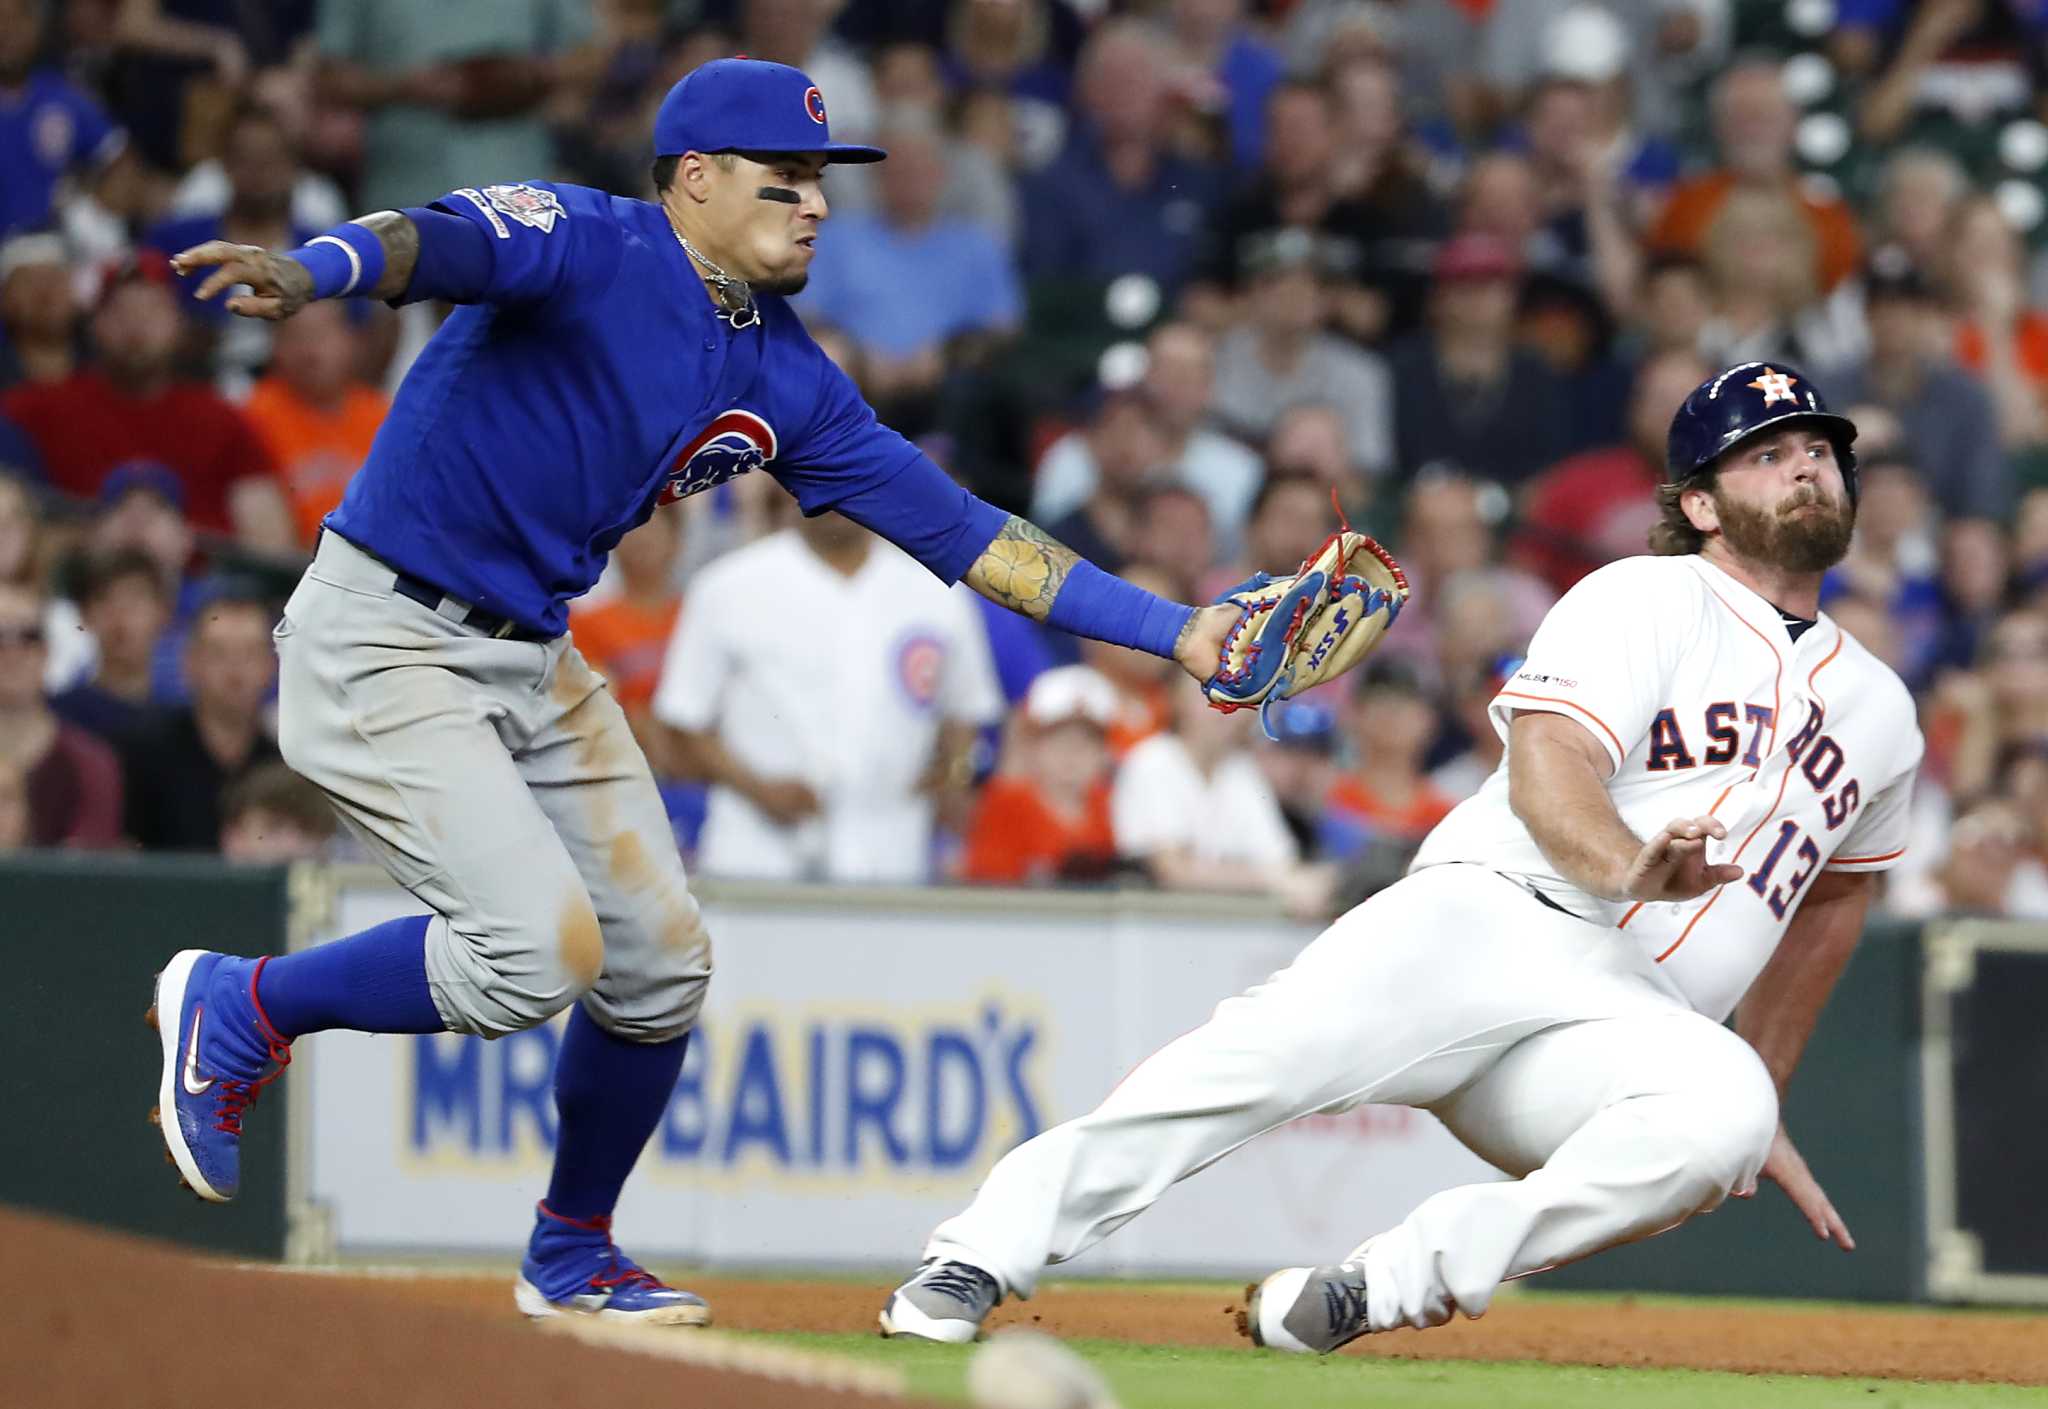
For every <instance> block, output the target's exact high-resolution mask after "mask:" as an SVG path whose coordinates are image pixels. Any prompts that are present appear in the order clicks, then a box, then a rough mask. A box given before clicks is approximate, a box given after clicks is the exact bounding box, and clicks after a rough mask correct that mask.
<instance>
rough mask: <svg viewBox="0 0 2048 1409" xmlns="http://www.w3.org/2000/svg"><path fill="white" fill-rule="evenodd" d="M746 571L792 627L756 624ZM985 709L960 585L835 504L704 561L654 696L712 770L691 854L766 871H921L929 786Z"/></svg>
mask: <svg viewBox="0 0 2048 1409" xmlns="http://www.w3.org/2000/svg"><path fill="white" fill-rule="evenodd" d="M763 583H771V584H773V587H772V589H771V590H772V592H773V594H774V596H775V597H777V598H778V599H781V600H784V601H801V602H804V603H805V604H806V606H805V609H804V612H803V613H802V614H801V616H798V615H797V614H794V613H791V614H785V615H783V616H781V617H780V618H779V619H780V620H783V621H796V620H802V621H803V622H805V623H806V626H805V629H804V630H803V631H802V632H801V633H800V634H792V633H789V632H777V631H774V630H771V629H768V628H767V627H766V626H765V625H764V623H765V622H766V621H767V620H768V619H769V618H768V617H767V616H764V614H763V612H762V610H761V608H762V605H763V602H762V588H761V584H763ZM1001 712H1002V694H1001V691H1000V690H999V688H998V686H997V684H996V678H995V670H994V667H993V665H992V664H991V663H990V660H989V650H988V639H987V636H986V635H985V633H984V631H983V628H982V625H981V617H980V614H979V613H978V612H977V611H976V610H975V607H974V601H973V598H972V597H971V596H970V595H969V594H968V593H967V591H966V589H964V588H959V587H951V588H949V587H947V586H945V585H944V584H942V583H941V582H939V581H938V580H937V579H936V578H934V577H933V576H932V575H931V574H930V573H928V572H926V571H925V570H924V569H923V568H922V567H919V566H918V565H917V563H915V562H913V561H912V560H911V559H910V558H908V557H906V556H905V555H904V554H903V553H901V552H899V551H898V550H897V549H895V548H893V547H891V546H890V545H889V544H887V543H884V542H882V541H881V540H879V539H877V538H875V537H874V536H873V535H871V534H869V533H868V532H867V531H866V530H864V529H861V528H859V527H857V526H856V525H854V524H853V523H851V522H849V521H847V520H845V519H842V518H840V517H839V516H838V515H836V514H827V515H822V516H820V517H818V518H815V519H806V520H803V521H802V522H801V523H800V524H799V525H798V526H797V527H796V528H793V529H786V530H784V531H782V532H780V533H775V534H771V535H769V536H768V537H766V538H763V539H761V540H760V541H759V542H756V543H752V544H749V545H747V546H746V547H744V548H739V549H736V550H734V551H733V552H731V553H728V554H727V555H726V556H724V557H722V558H720V559H719V560H718V561H717V562H715V563H713V564H711V565H710V566H709V567H707V568H705V569H704V571H703V572H702V573H701V574H699V575H698V577H697V579H696V580H695V582H693V583H692V584H691V587H690V590H689V591H688V593H687V594H686V595H685V597H684V600H683V609H682V612H681V614H680V615H679V616H678V617H677V618H676V628H675V635H674V637H673V638H672V639H671V641H670V643H669V650H668V655H667V658H666V659H665V660H664V661H663V663H662V675H661V684H660V685H659V686H658V687H657V688H656V690H655V695H654V714H655V717H656V718H657V719H660V720H661V721H662V722H663V723H665V724H667V725H669V726H670V727H672V728H674V729H676V730H678V731H679V732H680V734H681V737H682V742H683V748H684V754H685V757H686V758H687V759H688V760H690V764H691V766H692V770H693V771H694V772H696V773H697V774H698V775H699V776H702V777H705V778H707V779H709V780H710V781H711V783H712V789H711V798H710V804H709V809H708V811H707V813H706V816H705V821H704V832H703V836H702V838H701V841H700V845H699V855H698V865H699V866H700V867H701V868H702V870H703V871H704V872H705V873H706V874H708V875H725V876H751V877H760V878H768V879H780V880H830V881H841V882H847V881H854V882H858V881H869V882H918V881H923V880H926V879H928V877H929V871H930V859H931V846H932V827H933V820H934V810H935V809H934V799H933V793H934V792H936V791H938V790H939V789H940V786H941V785H943V784H944V783H946V782H948V781H953V780H958V779H960V778H961V777H962V776H963V775H964V766H965V764H966V762H967V760H968V750H969V749H970V748H971V747H972V745H973V741H974V736H975V731H976V730H977V729H978V728H979V727H980V726H981V725H983V724H985V723H989V722H992V721H994V720H995V719H997V718H998V717H1000V715H1001Z"/></svg>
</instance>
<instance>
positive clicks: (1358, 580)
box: [1202, 525, 1408, 737]
mask: <svg viewBox="0 0 2048 1409" xmlns="http://www.w3.org/2000/svg"><path fill="white" fill-rule="evenodd" d="M1216 600H1217V602H1218V603H1229V604H1232V605H1235V606H1236V607H1237V608H1238V610H1239V613H1240V615H1239V616H1238V619H1237V624H1236V625H1235V626H1233V627H1231V628H1230V633H1229V634H1228V635H1227V636H1225V637H1224V638H1223V651H1222V658H1221V659H1220V660H1219V661H1218V662H1217V666H1216V673H1215V674H1214V675H1212V676H1210V677H1209V678H1208V679H1207V680H1205V681H1203V682H1202V693H1203V694H1204V695H1206V696H1208V698H1209V705H1210V707H1211V708H1212V709H1220V710H1222V711H1223V712H1224V713H1226V714H1227V713H1230V712H1231V711H1234V710H1240V709H1244V708H1246V707H1247V706H1250V705H1257V706H1258V707H1259V722H1260V725H1261V726H1262V727H1265V725H1266V720H1265V712H1266V708H1267V707H1268V706H1269V705H1271V704H1272V702H1273V701H1275V700H1284V699H1287V698H1288V697H1289V696H1291V695H1298V694H1300V693H1301V692H1302V691H1303V690H1306V689H1308V688H1309V687H1311V686H1314V685H1320V684H1322V683H1323V682H1324V681H1325V680H1333V679H1335V678H1336V677H1337V676H1339V675H1342V674H1343V673H1344V672H1345V671H1347V670H1349V669H1351V668H1352V667H1353V666H1355V665H1357V664H1358V663H1359V662H1360V661H1362V660H1364V659H1365V658H1366V656H1367V654H1368V653H1370V652H1371V650H1372V648H1373V647H1374V646H1375V645H1377V644H1378V643H1379V639H1380V637H1381V636H1382V635H1384V634H1385V633H1386V630H1387V628H1388V627H1390V626H1392V625H1393V624H1394V618H1396V617H1397V616H1399V615H1400V614H1401V605H1402V603H1404V602H1406V601H1407V600H1408V577H1407V574H1406V573H1403V572H1402V571H1401V565H1400V564H1399V563H1397V562H1395V561H1394V559H1393V555H1392V554H1390V553H1388V552H1387V550H1386V549H1384V548H1382V547H1380V545H1379V544H1377V543H1375V542H1374V541H1373V540H1372V539H1370V538H1368V537H1366V536H1365V535H1364V534H1362V533H1353V532H1352V531H1351V529H1350V527H1349V525H1347V526H1346V527H1345V528H1343V529H1342V530H1341V531H1339V532H1337V533H1333V534H1331V535H1330V537H1329V538H1328V540H1327V541H1325V542H1324V544H1323V546H1322V547H1321V548H1319V549H1317V550H1316V552H1315V553H1314V554H1313V555H1311V556H1310V557H1309V559H1308V560H1307V561H1306V562H1304V563H1303V564H1302V565H1301V567H1300V569H1299V570H1297V571H1296V572H1294V573H1293V574H1291V575H1290V576H1286V577H1275V576H1273V575H1272V574H1271V573H1264V572H1261V573H1254V574H1253V575H1252V576H1251V577H1249V578H1247V579H1246V580H1245V581H1243V582H1241V583H1239V584H1238V585H1237V586H1235V587H1233V588H1231V589H1230V590H1229V591H1228V592H1225V593H1224V594H1223V595H1222V596H1220V597H1218V598H1217V599H1216ZM1266 733H1267V735H1268V737H1270V736H1271V735H1272V730H1271V728H1270V727H1267V728H1266Z"/></svg>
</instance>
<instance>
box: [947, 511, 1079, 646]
mask: <svg viewBox="0 0 2048 1409" xmlns="http://www.w3.org/2000/svg"><path fill="white" fill-rule="evenodd" d="M1079 561H1081V557H1080V554H1078V553H1076V552H1075V551H1074V550H1073V549H1071V548H1069V547H1067V546H1066V545H1065V544H1063V543H1061V542H1059V541H1058V540H1056V539H1054V538H1053V537H1052V536H1051V535H1050V534H1048V533H1047V532H1046V531H1045V530H1044V529H1042V528H1040V527H1038V526H1037V525H1036V524H1031V523H1026V522H1025V521H1024V520H1023V519H1020V518H1018V517H1017V516H1016V515H1014V514H1012V515H1011V516H1010V519H1009V521H1008V522H1007V523H1005V524H1004V525H1003V528H1002V531H1001V532H1000V533H998V534H997V535H996V536H995V539H994V540H993V541H992V542H991V543H990V544H989V545H988V547H986V548H984V549H982V551H981V556H980V557H978V558H976V559H975V560H974V565H973V566H972V567H970V568H968V570H967V585H968V586H969V587H972V588H973V589H974V590H975V591H977V592H979V593H981V595H982V596H984V597H986V598H988V599H989V600H990V601H992V602H996V603H998V604H1000V605H1002V606H1005V607H1008V608H1009V609H1010V610H1011V611H1014V612H1022V613H1023V614H1024V615H1025V616H1028V617H1030V618H1031V619H1032V620H1034V621H1044V620H1045V619H1046V617H1047V616H1048V615H1049V614H1050V613H1051V611H1052V603H1053V598H1055V597H1057V596H1059V594H1060V588H1061V587H1062V586H1064V585H1065V584H1066V580H1067V574H1068V573H1070V572H1072V571H1073V570H1074V564H1075V563H1077V562H1079Z"/></svg>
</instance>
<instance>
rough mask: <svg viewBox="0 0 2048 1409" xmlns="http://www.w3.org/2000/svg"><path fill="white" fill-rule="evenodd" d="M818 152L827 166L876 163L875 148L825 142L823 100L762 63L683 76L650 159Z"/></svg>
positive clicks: (780, 68) (728, 63) (706, 68)
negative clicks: (691, 154)
mask: <svg viewBox="0 0 2048 1409" xmlns="http://www.w3.org/2000/svg"><path fill="white" fill-rule="evenodd" d="M684 152H822V153H823V154H824V156H825V159H826V160H827V161H853V162H864V161H880V160H882V158H884V157H886V156H888V155H889V154H888V153H887V152H885V151H883V150H882V149H881V148H880V147H861V146H856V145H854V144H852V143H850V142H835V141H833V140H832V129H831V127H830V126H829V125H828V124H827V123H826V121H825V96H824V94H822V93H820V92H819V91H818V85H817V84H815V83H813V82H811V80H810V75H808V74H806V73H805V72H804V71H803V70H802V69H795V68H791V67H790V66H789V65H788V64H771V63H769V62H767V61H766V60H764V59H713V60H712V61H711V62H710V63H708V64H703V65H700V66H699V67H697V68H694V69H692V70H690V72H688V73H686V74H684V75H683V77H682V79H681V81H679V82H678V83H677V84H676V86H675V87H673V88H671V89H669V90H668V96H667V97H666V98H663V99H662V100H661V111H659V112H657V113H656V114H655V115H654V154H655V155H656V156H658V157H673V156H681V155H682V154H683V153H684Z"/></svg>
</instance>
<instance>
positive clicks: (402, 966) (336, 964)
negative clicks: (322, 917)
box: [256, 915, 448, 1037]
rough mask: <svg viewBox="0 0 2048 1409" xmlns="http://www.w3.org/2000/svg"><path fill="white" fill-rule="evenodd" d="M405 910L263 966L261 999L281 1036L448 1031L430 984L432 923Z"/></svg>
mask: <svg viewBox="0 0 2048 1409" xmlns="http://www.w3.org/2000/svg"><path fill="white" fill-rule="evenodd" d="M433 918H434V917H433V916H431V915H407V916H406V917H405V918H404V919H402V920H390V921H387V922H385V923H384V924H381V925H376V926H373V927H372V928H370V929H366V930H364V931H363V932H362V933H361V934H352V935H350V936H349V937H348V938H346V939H337V940H335V941H333V942H332V943H329V944H322V945H320V946H318V947H317V948H313V949H306V950H302V951H300V952H299V953H297V954H281V955H279V956H278V957H277V958H275V959H272V960H271V961H270V962H269V963H267V964H265V965H264V966H263V973H262V976H261V979H260V981H259V984H258V988H259V990H260V991H259V992H258V993H257V995H256V998H257V1001H258V1002H260V1003H261V1004H262V1005H263V1011H264V1013H265V1015H266V1016H268V1017H269V1019H270V1024H271V1026H272V1027H275V1028H276V1029H277V1031H278V1033H279V1035H280V1036H283V1037H298V1036H300V1035H301V1034H303V1033H308V1032H324V1031H326V1030H327V1029H329V1028H336V1027H342V1028H348V1029H350V1030H352V1031H355V1032H445V1031H446V1030H447V1028H448V1024H447V1023H445V1022H443V1021H442V1020H441V1014H440V1011H439V1010H438V1009H437V1008H435V1007H434V998H433V994H432V993H431V992H429V990H428V988H427V925H428V923H429V922H430V921H432V919H433Z"/></svg>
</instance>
